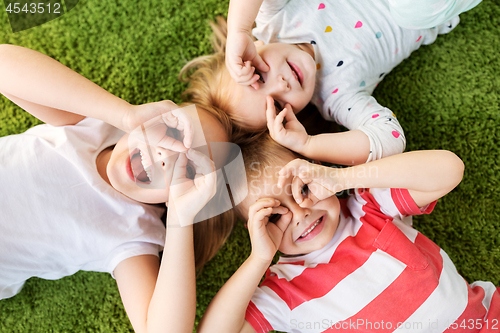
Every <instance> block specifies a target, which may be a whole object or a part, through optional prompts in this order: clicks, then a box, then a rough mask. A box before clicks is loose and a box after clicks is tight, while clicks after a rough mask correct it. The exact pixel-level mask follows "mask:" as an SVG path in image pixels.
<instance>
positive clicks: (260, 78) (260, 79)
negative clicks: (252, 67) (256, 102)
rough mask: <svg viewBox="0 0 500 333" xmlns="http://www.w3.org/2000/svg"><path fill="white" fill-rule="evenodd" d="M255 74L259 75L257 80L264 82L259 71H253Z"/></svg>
mask: <svg viewBox="0 0 500 333" xmlns="http://www.w3.org/2000/svg"><path fill="white" fill-rule="evenodd" d="M255 74H257V75H258V76H259V79H258V80H257V81H259V82H260V83H266V82H265V81H264V77H263V76H262V74H260V73H259V72H257V71H255Z"/></svg>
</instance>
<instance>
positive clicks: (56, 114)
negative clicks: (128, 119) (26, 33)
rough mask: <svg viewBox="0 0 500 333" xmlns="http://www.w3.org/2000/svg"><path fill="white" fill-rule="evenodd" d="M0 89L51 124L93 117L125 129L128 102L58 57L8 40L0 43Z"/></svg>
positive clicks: (56, 124)
mask: <svg viewBox="0 0 500 333" xmlns="http://www.w3.org/2000/svg"><path fill="white" fill-rule="evenodd" d="M0 93H2V94H3V95H5V96H6V97H7V98H9V99H11V100H12V101H13V102H14V103H16V104H18V105H19V106H20V107H22V108H23V109H25V110H26V111H27V112H29V113H31V114H32V115H34V116H35V117H37V118H38V119H40V120H42V121H44V122H46V123H48V124H51V125H55V126H59V125H70V124H75V123H77V122H78V121H80V120H81V119H83V118H85V117H93V118H97V119H101V120H103V121H105V122H107V123H109V124H111V125H113V126H115V127H117V128H120V129H122V130H126V128H125V125H124V124H123V120H124V116H125V113H126V112H127V111H128V109H129V107H130V106H131V105H130V104H129V103H127V102H126V101H124V100H122V99H121V98H118V97H116V96H114V95H112V94H110V93H109V92H107V91H106V90H104V89H103V88H101V87H99V86H98V85H96V84H95V83H93V82H92V81H90V80H88V79H86V78H85V77H83V76H81V75H80V74H78V73H76V72H74V71H72V70H71V69H69V68H68V67H66V66H64V65H63V64H61V63H59V62H58V61H56V60H54V59H52V58H50V57H48V56H46V55H44V54H41V53H39V52H37V51H33V50H30V49H27V48H24V47H20V46H15V45H8V44H3V45H0Z"/></svg>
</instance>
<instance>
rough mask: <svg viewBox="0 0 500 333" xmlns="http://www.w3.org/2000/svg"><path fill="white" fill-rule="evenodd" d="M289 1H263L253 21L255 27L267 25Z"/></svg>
mask: <svg viewBox="0 0 500 333" xmlns="http://www.w3.org/2000/svg"><path fill="white" fill-rule="evenodd" d="M288 1H289V0H264V1H263V2H262V5H261V6H260V8H259V14H257V17H256V19H255V23H256V24H257V27H259V26H260V25H264V24H267V23H269V21H270V20H271V18H272V17H273V16H274V15H276V14H277V13H278V12H279V11H280V10H282V9H283V8H284V7H285V5H286V4H287V3H288Z"/></svg>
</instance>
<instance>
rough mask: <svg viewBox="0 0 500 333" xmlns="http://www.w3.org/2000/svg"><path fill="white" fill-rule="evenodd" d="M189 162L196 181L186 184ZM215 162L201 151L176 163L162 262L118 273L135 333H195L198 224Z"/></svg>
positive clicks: (131, 263) (132, 264)
mask: <svg viewBox="0 0 500 333" xmlns="http://www.w3.org/2000/svg"><path fill="white" fill-rule="evenodd" d="M188 159H189V160H191V161H192V162H193V164H194V165H195V169H196V176H195V179H194V180H192V179H188V178H186V166H187V163H188ZM214 170H215V168H214V165H213V163H212V161H211V160H210V159H209V158H208V157H206V156H205V155H203V154H202V153H200V152H198V151H196V150H189V151H188V152H187V153H186V154H184V153H181V154H179V157H178V158H177V161H176V162H175V167H174V172H173V175H172V184H175V185H171V186H170V194H169V202H168V204H169V208H168V214H167V231H166V239H165V248H164V250H163V258H162V262H161V265H160V267H159V270H158V261H157V260H156V261H155V259H154V257H153V256H139V257H137V258H130V259H128V260H125V261H123V262H122V263H120V264H119V265H118V267H117V268H116V269H115V271H114V273H115V276H116V281H117V283H118V287H119V289H120V295H121V296H122V300H123V304H124V306H125V309H126V311H127V314H128V316H129V318H130V321H131V323H132V326H133V327H134V329H135V331H136V332H141V333H142V332H148V333H156V332H173V333H182V332H187V333H191V332H192V331H193V326H194V319H195V314H196V274H195V261H194V246H193V223H194V218H195V216H196V214H197V213H198V212H199V211H200V210H201V209H202V208H203V207H204V206H205V204H206V203H207V202H208V201H209V200H210V199H211V198H212V197H213V195H214V193H215V184H216V174H215V172H214Z"/></svg>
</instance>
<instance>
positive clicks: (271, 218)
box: [269, 214, 281, 223]
mask: <svg viewBox="0 0 500 333" xmlns="http://www.w3.org/2000/svg"><path fill="white" fill-rule="evenodd" d="M280 217H281V214H271V216H269V222H271V223H276V222H278V221H279V219H280Z"/></svg>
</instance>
